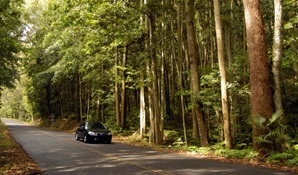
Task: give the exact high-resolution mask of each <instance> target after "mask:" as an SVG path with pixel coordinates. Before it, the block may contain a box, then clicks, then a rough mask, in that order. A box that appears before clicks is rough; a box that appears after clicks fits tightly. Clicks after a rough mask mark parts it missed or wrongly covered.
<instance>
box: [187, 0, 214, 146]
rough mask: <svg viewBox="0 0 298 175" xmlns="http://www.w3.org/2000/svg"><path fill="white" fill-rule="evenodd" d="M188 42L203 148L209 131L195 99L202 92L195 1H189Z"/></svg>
mask: <svg viewBox="0 0 298 175" xmlns="http://www.w3.org/2000/svg"><path fill="white" fill-rule="evenodd" d="M186 5H187V6H186V7H187V41H188V49H189V59H190V71H191V85H192V90H193V94H192V99H193V108H194V109H195V113H194V115H195V116H196V118H197V120H198V127H199V136H200V140H201V146H208V145H209V144H208V138H207V131H206V126H205V121H204V117H203V112H202V110H201V107H200V102H199V100H197V99H196V98H195V96H196V95H198V94H199V92H200V81H199V80H200V79H199V71H198V54H197V48H196V47H197V44H196V33H195V25H194V16H195V14H194V0H188V1H187V4H186Z"/></svg>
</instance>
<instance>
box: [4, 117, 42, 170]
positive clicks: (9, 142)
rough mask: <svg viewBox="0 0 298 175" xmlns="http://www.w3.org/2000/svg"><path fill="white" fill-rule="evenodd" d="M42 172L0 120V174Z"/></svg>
mask: <svg viewBox="0 0 298 175" xmlns="http://www.w3.org/2000/svg"><path fill="white" fill-rule="evenodd" d="M38 174H42V172H41V170H40V169H39V168H38V166H37V164H36V163H35V162H34V161H33V159H32V158H30V157H29V156H28V154H27V153H26V152H25V151H24V150H23V148H22V147H21V146H20V145H19V144H18V143H16V141H15V140H14V138H13V137H12V136H11V134H10V133H9V131H8V130H7V128H6V126H5V125H4V124H3V123H2V122H1V121H0V175H38Z"/></svg>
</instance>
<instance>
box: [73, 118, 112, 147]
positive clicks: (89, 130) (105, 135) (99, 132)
mask: <svg viewBox="0 0 298 175" xmlns="http://www.w3.org/2000/svg"><path fill="white" fill-rule="evenodd" d="M75 138H76V140H80V139H83V141H84V142H85V143H87V142H91V141H103V142H107V143H111V142H112V133H111V131H109V129H108V128H107V127H105V126H104V125H103V124H102V123H100V122H83V123H81V124H80V126H79V128H78V129H77V130H76V134H75Z"/></svg>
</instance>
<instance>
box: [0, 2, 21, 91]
mask: <svg viewBox="0 0 298 175" xmlns="http://www.w3.org/2000/svg"><path fill="white" fill-rule="evenodd" d="M21 5H22V2H21V1H18V0H1V2H0V86H6V87H14V85H13V83H14V80H15V79H16V78H18V74H17V65H18V59H19V58H18V56H17V54H18V53H19V51H21V37H22V23H21V21H20V13H21V12H20V7H21Z"/></svg>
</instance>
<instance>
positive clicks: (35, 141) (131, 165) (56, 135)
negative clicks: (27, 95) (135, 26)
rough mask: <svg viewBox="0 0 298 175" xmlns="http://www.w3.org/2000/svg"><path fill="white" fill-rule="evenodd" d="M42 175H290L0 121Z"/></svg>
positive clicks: (11, 121) (4, 120)
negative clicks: (92, 141) (88, 140)
mask: <svg viewBox="0 0 298 175" xmlns="http://www.w3.org/2000/svg"><path fill="white" fill-rule="evenodd" d="M1 120H2V121H3V122H4V123H6V125H7V127H8V129H9V130H10V132H11V133H12V135H13V136H14V138H15V139H16V141H17V142H18V143H20V144H21V145H22V146H23V148H24V149H25V150H26V152H27V153H28V154H29V155H30V156H31V157H32V158H33V159H34V160H35V161H36V162H37V163H38V166H39V167H40V168H41V169H42V170H45V174H46V175H60V174H61V175H66V174H69V175H114V174H119V175H151V174H157V175H159V174H161V175H176V174H177V175H179V174H181V175H211V174H218V175H220V174H226V175H285V174H291V173H287V172H283V171H277V170H272V169H265V168H256V167H251V166H245V165H238V164H232V163H223V162H218V161H214V160H205V159H199V158H193V157H190V156H183V155H179V154H175V153H165V152H159V151H155V150H151V149H146V148H139V147H134V146H128V145H125V144H121V143H117V142H113V143H112V144H101V143H97V144H85V143H83V142H81V141H76V140H75V138H74V135H73V134H69V133H65V132H59V131H52V130H48V129H44V128H39V127H36V126H29V125H26V124H23V123H22V122H19V121H15V120H9V119H1Z"/></svg>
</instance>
